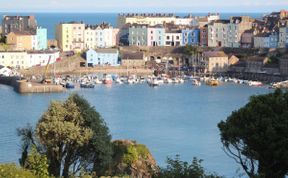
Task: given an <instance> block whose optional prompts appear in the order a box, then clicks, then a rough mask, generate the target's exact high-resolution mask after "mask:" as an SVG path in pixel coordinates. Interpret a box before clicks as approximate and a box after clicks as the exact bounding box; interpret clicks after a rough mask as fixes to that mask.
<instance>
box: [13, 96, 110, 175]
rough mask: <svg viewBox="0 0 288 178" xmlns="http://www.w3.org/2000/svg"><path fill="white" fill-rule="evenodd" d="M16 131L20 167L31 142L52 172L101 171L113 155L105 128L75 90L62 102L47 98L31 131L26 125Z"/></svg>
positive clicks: (102, 171) (65, 173) (29, 149)
mask: <svg viewBox="0 0 288 178" xmlns="http://www.w3.org/2000/svg"><path fill="white" fill-rule="evenodd" d="M18 135H19V136H21V141H22V147H23V151H22V157H21V159H20V164H21V165H22V166H23V167H24V166H25V163H26V162H27V159H28V157H29V155H31V152H33V150H32V148H33V147H34V146H35V148H36V150H37V151H38V153H39V154H42V155H45V156H46V158H47V161H48V164H49V167H48V171H49V174H50V175H53V176H57V177H58V176H61V173H62V176H63V177H69V176H70V175H71V176H72V175H76V174H77V173H79V172H86V173H88V174H95V172H96V173H97V175H104V174H105V173H106V171H107V170H109V167H110V163H111V160H112V155H113V149H112V144H111V135H110V134H109V129H108V127H107V126H106V124H105V122H104V120H103V119H102V117H101V116H100V114H99V113H98V112H97V111H96V110H95V108H94V107H92V106H90V104H89V103H88V102H87V100H85V99H84V98H83V97H81V96H79V95H77V94H72V95H71V96H69V98H68V99H67V100H66V101H65V102H58V101H54V102H51V104H50V106H49V108H48V110H47V111H46V112H45V113H44V114H43V115H42V117H41V119H40V120H39V121H38V123H37V126H36V129H35V131H34V130H33V128H32V127H31V126H30V125H28V126H27V127H25V128H22V129H18ZM36 150H34V151H36ZM29 153H30V154H29ZM108 173H109V172H108Z"/></svg>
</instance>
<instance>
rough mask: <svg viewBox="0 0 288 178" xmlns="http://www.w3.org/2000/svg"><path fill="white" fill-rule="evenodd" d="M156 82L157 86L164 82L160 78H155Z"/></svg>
mask: <svg viewBox="0 0 288 178" xmlns="http://www.w3.org/2000/svg"><path fill="white" fill-rule="evenodd" d="M156 80H157V82H158V84H163V83H164V80H163V79H162V78H161V77H159V78H157V79H156Z"/></svg>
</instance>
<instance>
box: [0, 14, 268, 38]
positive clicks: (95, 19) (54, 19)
mask: <svg viewBox="0 0 288 178" xmlns="http://www.w3.org/2000/svg"><path fill="white" fill-rule="evenodd" d="M188 14H192V15H194V16H206V15H207V14H208V13H193V12H189V13H188V12H187V13H175V15H177V16H180V17H184V16H186V15H188ZM3 15H34V16H35V17H36V20H37V24H38V26H41V27H43V28H47V29H48V34H47V35H48V39H54V38H55V28H56V25H57V24H58V23H60V22H71V21H78V22H81V21H82V22H84V23H86V24H99V23H102V22H106V23H110V24H111V25H112V26H114V27H115V26H116V20H117V15H118V13H39V12H38V13H37V12H33V13H27V12H25V13H19V12H0V16H1V17H2V16H3ZM242 15H247V16H250V17H252V18H255V19H261V18H262V17H263V15H264V13H220V17H221V19H229V18H230V17H231V16H242ZM1 19H2V18H1Z"/></svg>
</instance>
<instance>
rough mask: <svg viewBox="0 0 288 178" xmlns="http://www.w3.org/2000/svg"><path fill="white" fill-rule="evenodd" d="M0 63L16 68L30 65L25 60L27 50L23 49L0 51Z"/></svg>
mask: <svg viewBox="0 0 288 178" xmlns="http://www.w3.org/2000/svg"><path fill="white" fill-rule="evenodd" d="M0 65H3V66H5V67H13V68H17V69H26V68H28V67H30V63H29V61H28V60H27V52H24V51H2V52H0Z"/></svg>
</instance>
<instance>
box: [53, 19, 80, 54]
mask: <svg viewBox="0 0 288 178" xmlns="http://www.w3.org/2000/svg"><path fill="white" fill-rule="evenodd" d="M84 29H85V24H84V23H82V22H80V23H79V22H68V23H60V24H58V25H57V26H56V35H55V36H56V40H57V42H58V47H59V48H61V49H62V51H72V50H74V51H81V50H83V49H84Z"/></svg>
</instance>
